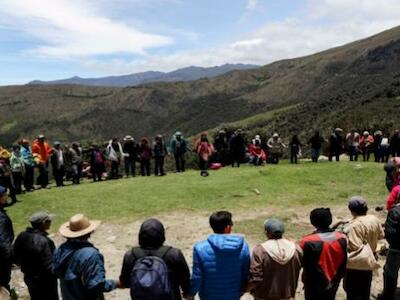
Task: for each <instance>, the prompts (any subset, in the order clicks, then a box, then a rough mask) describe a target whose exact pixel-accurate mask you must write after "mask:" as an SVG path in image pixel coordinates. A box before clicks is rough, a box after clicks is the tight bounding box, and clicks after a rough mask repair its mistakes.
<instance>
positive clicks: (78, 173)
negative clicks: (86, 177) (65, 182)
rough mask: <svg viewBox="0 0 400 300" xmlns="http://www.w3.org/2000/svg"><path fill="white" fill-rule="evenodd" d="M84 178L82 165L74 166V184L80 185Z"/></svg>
mask: <svg viewBox="0 0 400 300" xmlns="http://www.w3.org/2000/svg"><path fill="white" fill-rule="evenodd" d="M81 177H82V164H80V163H77V164H72V183H73V184H79V183H80V180H81Z"/></svg>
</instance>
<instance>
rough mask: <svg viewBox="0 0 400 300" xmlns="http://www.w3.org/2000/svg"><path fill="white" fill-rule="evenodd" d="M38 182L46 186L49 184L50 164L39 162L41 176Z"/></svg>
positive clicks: (43, 186)
mask: <svg viewBox="0 0 400 300" xmlns="http://www.w3.org/2000/svg"><path fill="white" fill-rule="evenodd" d="M36 184H37V185H40V186H41V187H42V188H45V187H46V186H48V184H49V171H48V164H43V163H40V164H39V176H38V177H37V179H36Z"/></svg>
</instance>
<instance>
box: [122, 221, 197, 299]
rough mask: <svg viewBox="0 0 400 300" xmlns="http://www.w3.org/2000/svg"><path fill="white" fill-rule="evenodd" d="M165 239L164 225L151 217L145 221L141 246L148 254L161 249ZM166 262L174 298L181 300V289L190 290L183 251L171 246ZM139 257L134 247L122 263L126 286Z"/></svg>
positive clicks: (140, 240) (123, 281)
mask: <svg viewBox="0 0 400 300" xmlns="http://www.w3.org/2000/svg"><path fill="white" fill-rule="evenodd" d="M164 241H165V231H164V227H163V225H162V224H161V223H160V222H159V221H158V220H155V219H150V220H148V221H146V222H145V223H143V225H142V227H141V229H140V232H139V244H140V248H141V249H142V250H144V252H146V253H148V255H152V253H154V252H155V251H156V250H157V249H159V248H160V247H161V246H162V245H163V243H164ZM163 259H164V262H165V264H166V265H167V267H168V270H169V274H170V280H171V283H172V287H173V290H174V298H173V300H180V299H182V297H181V291H180V290H181V289H182V291H183V293H185V294H187V293H189V291H190V271H189V267H188V265H187V263H186V260H185V257H184V256H183V254H182V252H181V251H180V250H179V249H176V248H172V247H171V248H170V249H169V250H168V252H167V253H166V254H165V256H164V258H163ZM136 260H137V258H136V257H135V255H134V253H133V249H131V250H129V251H128V252H126V254H125V256H124V261H123V264H122V270H121V275H120V278H119V279H120V281H121V283H122V285H124V286H125V287H129V286H130V278H131V272H132V269H133V266H134V265H135V262H136Z"/></svg>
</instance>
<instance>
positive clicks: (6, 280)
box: [0, 259, 12, 291]
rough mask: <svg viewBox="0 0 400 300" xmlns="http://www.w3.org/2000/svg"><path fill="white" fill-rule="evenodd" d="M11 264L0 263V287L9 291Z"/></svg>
mask: <svg viewBox="0 0 400 300" xmlns="http://www.w3.org/2000/svg"><path fill="white" fill-rule="evenodd" d="M11 266H12V264H11V262H4V260H3V259H2V261H1V262H0V286H3V287H5V288H6V289H7V290H8V291H10V280H11Z"/></svg>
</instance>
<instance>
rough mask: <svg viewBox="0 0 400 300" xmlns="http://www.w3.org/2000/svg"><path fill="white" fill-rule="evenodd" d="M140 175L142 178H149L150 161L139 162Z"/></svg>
mask: <svg viewBox="0 0 400 300" xmlns="http://www.w3.org/2000/svg"><path fill="white" fill-rule="evenodd" d="M140 174H141V175H142V176H150V159H143V158H142V159H141V160H140Z"/></svg>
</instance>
